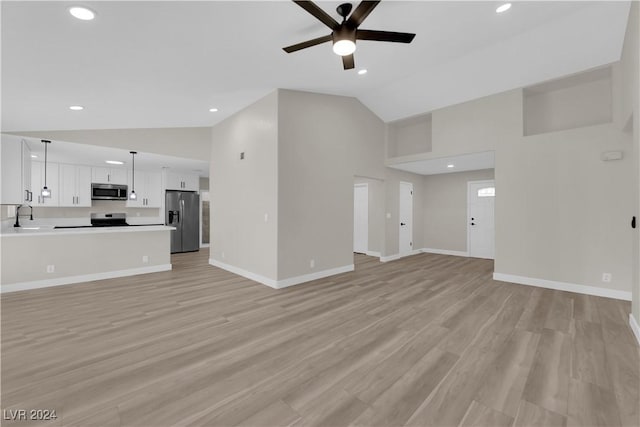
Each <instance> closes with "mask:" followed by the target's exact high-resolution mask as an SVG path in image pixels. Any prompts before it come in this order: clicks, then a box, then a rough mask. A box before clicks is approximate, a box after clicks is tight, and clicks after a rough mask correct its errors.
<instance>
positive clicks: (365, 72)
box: [358, 68, 367, 76]
mask: <svg viewBox="0 0 640 427" xmlns="http://www.w3.org/2000/svg"><path fill="white" fill-rule="evenodd" d="M358 74H360V75H361V76H362V75H364V74H367V69H366V68H363V69H362V70H359V71H358Z"/></svg>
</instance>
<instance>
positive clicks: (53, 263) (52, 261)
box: [0, 225, 174, 293]
mask: <svg viewBox="0 0 640 427" xmlns="http://www.w3.org/2000/svg"><path fill="white" fill-rule="evenodd" d="M173 229H174V228H173V227H167V226H164V225H148V226H124V227H87V228H53V227H28V226H25V227H19V228H11V229H9V228H5V229H3V231H2V233H1V234H0V246H1V254H0V258H1V263H2V270H1V271H0V292H3V293H4V292H13V291H19V290H26V289H35V288H43V287H49V286H59V285H65V284H70V283H79V282H88V281H93V280H102V279H109V278H114V277H123V276H132V275H136V274H144V273H153V272H158V271H166V270H171V254H170V231H171V230H173Z"/></svg>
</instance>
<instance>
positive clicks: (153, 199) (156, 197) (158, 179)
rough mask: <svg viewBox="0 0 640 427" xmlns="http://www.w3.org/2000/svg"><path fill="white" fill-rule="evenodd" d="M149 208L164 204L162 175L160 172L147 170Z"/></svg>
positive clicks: (146, 189)
mask: <svg viewBox="0 0 640 427" xmlns="http://www.w3.org/2000/svg"><path fill="white" fill-rule="evenodd" d="M145 192H146V198H147V202H146V203H147V204H146V206H145V207H147V208H159V207H160V206H161V204H162V175H161V174H160V172H147V180H146V188H145Z"/></svg>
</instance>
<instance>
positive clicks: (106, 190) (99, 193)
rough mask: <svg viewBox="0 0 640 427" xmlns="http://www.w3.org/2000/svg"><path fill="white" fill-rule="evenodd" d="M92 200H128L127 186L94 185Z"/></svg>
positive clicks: (92, 185)
mask: <svg viewBox="0 0 640 427" xmlns="http://www.w3.org/2000/svg"><path fill="white" fill-rule="evenodd" d="M91 200H127V186H126V185H120V184H98V183H92V184H91Z"/></svg>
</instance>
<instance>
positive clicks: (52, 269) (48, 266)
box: [47, 265, 56, 273]
mask: <svg viewBox="0 0 640 427" xmlns="http://www.w3.org/2000/svg"><path fill="white" fill-rule="evenodd" d="M55 271H56V266H55V265H47V273H53V272H55Z"/></svg>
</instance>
